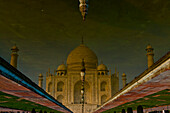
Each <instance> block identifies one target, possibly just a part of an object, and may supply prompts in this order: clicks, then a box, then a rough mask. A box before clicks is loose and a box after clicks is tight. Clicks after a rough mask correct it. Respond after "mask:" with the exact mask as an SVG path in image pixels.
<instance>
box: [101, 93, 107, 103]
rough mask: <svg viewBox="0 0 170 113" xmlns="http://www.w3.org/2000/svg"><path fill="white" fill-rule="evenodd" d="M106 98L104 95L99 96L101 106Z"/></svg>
mask: <svg viewBox="0 0 170 113" xmlns="http://www.w3.org/2000/svg"><path fill="white" fill-rule="evenodd" d="M106 99H107V96H106V95H102V96H101V104H104V103H105V102H106Z"/></svg>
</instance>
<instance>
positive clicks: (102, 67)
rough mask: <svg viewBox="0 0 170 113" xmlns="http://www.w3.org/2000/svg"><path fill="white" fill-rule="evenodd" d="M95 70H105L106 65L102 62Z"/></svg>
mask: <svg viewBox="0 0 170 113" xmlns="http://www.w3.org/2000/svg"><path fill="white" fill-rule="evenodd" d="M97 70H107V67H106V65H104V64H103V63H102V64H100V65H99V66H98V67H97Z"/></svg>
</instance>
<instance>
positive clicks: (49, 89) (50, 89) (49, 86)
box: [48, 82, 52, 92]
mask: <svg viewBox="0 0 170 113" xmlns="http://www.w3.org/2000/svg"><path fill="white" fill-rule="evenodd" d="M48 92H52V83H51V82H50V83H48Z"/></svg>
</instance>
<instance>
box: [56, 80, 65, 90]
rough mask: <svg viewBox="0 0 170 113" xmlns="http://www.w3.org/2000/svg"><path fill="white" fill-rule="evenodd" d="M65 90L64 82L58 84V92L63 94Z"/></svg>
mask: <svg viewBox="0 0 170 113" xmlns="http://www.w3.org/2000/svg"><path fill="white" fill-rule="evenodd" d="M63 90H64V82H62V81H60V82H58V83H57V91H59V92H62V91H63Z"/></svg>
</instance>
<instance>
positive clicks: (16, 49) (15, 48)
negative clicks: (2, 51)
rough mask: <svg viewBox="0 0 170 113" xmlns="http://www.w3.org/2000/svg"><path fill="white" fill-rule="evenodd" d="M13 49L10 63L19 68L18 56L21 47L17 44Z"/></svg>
mask: <svg viewBox="0 0 170 113" xmlns="http://www.w3.org/2000/svg"><path fill="white" fill-rule="evenodd" d="M11 50H12V53H11V63H10V64H11V65H12V66H13V67H15V68H17V58H18V54H17V52H18V51H19V49H18V48H17V46H16V45H14V46H13V47H12V49H11Z"/></svg>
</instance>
